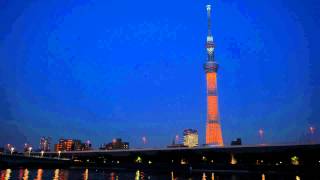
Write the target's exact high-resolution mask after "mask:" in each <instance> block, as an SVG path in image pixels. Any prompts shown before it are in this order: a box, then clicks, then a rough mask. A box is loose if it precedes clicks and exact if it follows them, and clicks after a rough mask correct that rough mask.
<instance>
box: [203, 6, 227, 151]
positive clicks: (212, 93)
mask: <svg viewBox="0 0 320 180" xmlns="http://www.w3.org/2000/svg"><path fill="white" fill-rule="evenodd" d="M206 8H207V16H208V35H207V41H206V50H207V55H208V57H207V62H206V63H205V64H204V69H205V72H206V80H207V122H206V145H217V146H223V138H222V130H221V125H220V119H219V110H218V92H217V71H218V64H217V63H216V61H215V58H214V48H215V44H214V42H213V37H212V33H211V5H207V6H206Z"/></svg>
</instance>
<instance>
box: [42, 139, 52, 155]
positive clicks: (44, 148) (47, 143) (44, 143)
mask: <svg viewBox="0 0 320 180" xmlns="http://www.w3.org/2000/svg"><path fill="white" fill-rule="evenodd" d="M50 143H51V138H50V137H41V138H40V151H44V152H49V151H50Z"/></svg>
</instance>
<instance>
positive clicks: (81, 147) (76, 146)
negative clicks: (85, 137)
mask: <svg viewBox="0 0 320 180" xmlns="http://www.w3.org/2000/svg"><path fill="white" fill-rule="evenodd" d="M54 150H55V151H56V152H58V151H88V150H91V143H90V141H87V142H85V143H82V142H81V140H78V139H60V140H59V142H58V144H55V145H54Z"/></svg>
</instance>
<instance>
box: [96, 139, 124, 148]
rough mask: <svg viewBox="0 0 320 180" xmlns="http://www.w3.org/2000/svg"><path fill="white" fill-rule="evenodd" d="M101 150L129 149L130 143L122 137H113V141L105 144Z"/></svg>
mask: <svg viewBox="0 0 320 180" xmlns="http://www.w3.org/2000/svg"><path fill="white" fill-rule="evenodd" d="M100 149H101V150H115V149H129V143H128V142H123V141H122V139H120V138H118V139H113V140H112V142H110V143H107V144H103V145H101V147H100Z"/></svg>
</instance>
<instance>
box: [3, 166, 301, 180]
mask: <svg viewBox="0 0 320 180" xmlns="http://www.w3.org/2000/svg"><path fill="white" fill-rule="evenodd" d="M11 179H19V180H29V179H30V180H46V179H52V180H68V179H69V180H73V179H81V180H91V179H92V180H95V179H108V180H119V179H135V180H150V179H151V180H152V179H153V180H162V179H171V180H198V179H202V180H218V179H224V180H241V179H257V180H266V179H289V180H301V179H307V178H305V177H304V178H301V176H300V175H294V174H292V175H288V174H285V175H284V174H279V175H277V174H276V175H274V174H272V175H270V174H268V173H261V174H259V173H256V174H254V173H247V174H236V173H219V172H215V173H213V172H204V173H196V174H192V175H190V176H188V175H181V174H179V173H176V172H173V171H171V172H168V173H161V174H159V173H153V172H147V173H146V172H144V171H141V170H137V171H120V172H117V171H110V170H95V169H3V170H0V180H11Z"/></svg>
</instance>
